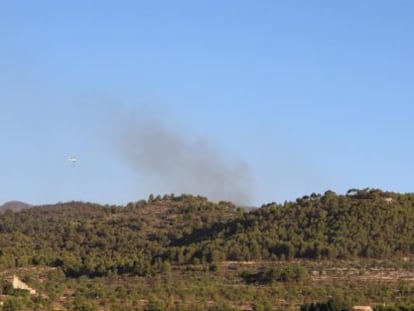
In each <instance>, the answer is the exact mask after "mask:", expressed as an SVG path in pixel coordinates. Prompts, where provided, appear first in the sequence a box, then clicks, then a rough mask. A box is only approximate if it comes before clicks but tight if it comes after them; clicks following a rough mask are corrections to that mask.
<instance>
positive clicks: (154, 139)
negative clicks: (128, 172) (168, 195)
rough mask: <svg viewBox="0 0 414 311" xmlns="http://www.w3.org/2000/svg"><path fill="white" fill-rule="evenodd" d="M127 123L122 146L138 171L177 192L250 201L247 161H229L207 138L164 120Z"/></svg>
mask: <svg viewBox="0 0 414 311" xmlns="http://www.w3.org/2000/svg"><path fill="white" fill-rule="evenodd" d="M127 123H128V124H127V125H126V126H125V122H124V126H123V131H122V133H121V140H120V141H121V150H122V153H123V155H124V156H125V158H126V159H127V160H128V162H129V163H130V164H131V165H132V167H133V169H134V170H136V172H137V173H138V174H140V175H142V176H143V177H148V178H151V179H152V180H154V179H155V180H156V181H157V183H161V184H162V186H163V188H166V189H168V191H169V192H173V193H176V194H181V193H189V194H194V195H196V194H199V195H203V196H206V197H208V198H209V199H210V200H213V201H219V200H227V201H232V202H234V203H236V204H239V205H247V204H249V203H250V202H249V201H250V200H249V199H250V194H249V193H250V191H251V186H252V183H251V175H250V170H249V167H248V165H247V164H246V163H244V162H242V161H234V160H233V161H229V160H228V159H226V158H225V157H224V155H223V153H222V152H220V150H218V148H215V147H214V146H213V145H212V144H211V143H210V142H209V141H207V140H206V139H202V138H188V139H186V138H187V136H184V135H183V134H180V133H179V132H178V131H177V130H174V129H171V128H169V127H167V125H166V124H165V122H161V121H160V120H146V119H138V120H134V121H131V120H130V122H127ZM154 192H155V193H156V189H154Z"/></svg>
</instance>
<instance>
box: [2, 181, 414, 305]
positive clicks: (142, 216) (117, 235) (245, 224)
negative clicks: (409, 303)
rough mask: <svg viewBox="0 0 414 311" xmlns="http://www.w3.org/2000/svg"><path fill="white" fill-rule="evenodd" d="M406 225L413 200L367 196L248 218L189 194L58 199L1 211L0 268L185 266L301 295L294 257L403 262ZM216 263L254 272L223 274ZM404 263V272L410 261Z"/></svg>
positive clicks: (332, 198)
mask: <svg viewBox="0 0 414 311" xmlns="http://www.w3.org/2000/svg"><path fill="white" fill-rule="evenodd" d="M413 227H414V195H413V194H398V193H391V192H384V191H381V190H377V189H363V190H356V189H351V190H350V191H348V193H347V194H346V195H337V194H335V193H334V192H332V191H327V192H325V193H324V194H323V195H320V194H311V195H309V196H304V197H302V198H299V199H297V200H296V201H295V202H285V203H284V204H276V203H271V204H266V205H263V206H262V207H261V208H259V209H255V210H252V211H245V210H243V209H242V208H239V207H236V206H235V205H233V204H232V203H230V202H219V203H212V202H209V201H208V200H207V199H206V198H203V197H200V196H191V195H181V196H174V195H165V196H164V197H160V196H157V197H155V196H153V195H151V196H150V197H149V198H148V200H142V201H139V202H131V203H129V204H127V205H126V206H102V205H98V204H92V203H85V202H68V203H59V204H55V205H47V206H38V207H33V208H30V209H25V210H23V211H20V212H16V213H14V212H11V211H6V212H4V213H1V214H0V270H3V271H6V270H7V269H9V270H10V271H11V270H13V269H19V268H20V269H21V268H25V267H33V266H35V267H39V268H40V267H43V268H48V269H54V270H51V271H54V272H53V273H55V274H56V273H57V274H58V276H53V275H52V276H53V277H57V278H63V279H64V280H67V281H70V279H76V280H79V279H80V278H82V277H87V278H95V280H97V278H100V277H103V278H111V279H117V278H123V277H131V278H133V277H138V278H145V279H146V280H147V281H148V280H153V281H152V282H156V281H154V279H156V278H158V277H167V278H168V277H171V276H172V275H175V276H176V277H177V275H176V274H177V273H178V275H180V276H181V277H184V278H186V277H188V276H183V275H186V273H187V272H188V271H193V270H194V269H195V270H196V272H197V273H198V274H199V275H204V279H203V281H202V282H205V283H206V284H208V283H209V282H210V281H208V280H207V279H206V278H208V276H209V275H210V276H215V277H217V276H220V275H225V277H226V278H227V279H229V280H231V282H233V283H237V284H244V285H243V286H247V288H249V286H255V287H261V286H268V287H271V288H273V287H274V286H276V287H277V286H279V285H278V284H283V283H288V284H296V285H290V286H295V288H296V286H298V288H299V287H300V288H306V284H307V283H309V282H310V273H311V272H312V271H311V269H313V268H309V266H306V265H302V264H297V262H298V260H300V262H303V261H308V262H312V261H313V262H316V261H315V260H317V262H320V261H326V262H337V261H338V260H341V261H344V260H347V261H349V260H371V259H372V260H387V261H388V262H391V261H392V260H399V259H401V258H410V257H411V256H412V255H413V253H414V230H413V229H414V228H413ZM309 260H312V261H309ZM226 262H255V263H257V264H259V263H260V265H253V266H252V267H253V268H252V269H251V270H249V269H244V268H240V267H239V268H237V269H236V268H235V272H234V273H228V272H223V270H225V271H227V270H226V269H227V268H226V267H227V266H225V263H226ZM281 263H285V264H283V265H282V266H280V264H281ZM275 265H276V266H275ZM404 265H405V266H406V268H407V267H408V269H411V261H409V262H408V263H407V262H406V263H405V264H404ZM197 267H198V268H197ZM223 267H224V268H223ZM188 269H190V270H188ZM13 271H14V270H13ZM185 271H187V272H185ZM223 277H224V276H223ZM48 278H49V277H48ZM63 279H62V280H63ZM170 291H172V289H170ZM278 291H280V289H278ZM57 292H58V290H57ZM106 295H108V296H110V295H109V294H106ZM177 295H178V293H177ZM211 295H212V296H214V295H213V293H212V294H211ZM223 295H224V294H223ZM226 295H227V294H226ZM367 295H368V294H367ZM407 295H411V292H409V294H407ZM219 296H220V295H218V296H215V297H213V298H211V299H212V301H217V300H220V299H218V298H219ZM311 296H312V295H311ZM368 296H369V295H368ZM265 297H268V296H267V294H266V295H264V297H263V300H266V299H267V298H265ZM372 297H375V295H372ZM179 300H180V301H182V300H183V297H181V298H180V299H179ZM224 300H226V301H227V302H229V301H232V299H224ZM154 303H155V302H154ZM145 305H146V307H148V306H149V304H145ZM204 307H206V306H204ZM214 307H217V308H218V307H221V308H227V307H228V308H230V306H224V305H221V306H218V305H214ZM232 307H234V305H233V306H232ZM154 308H155V307H154ZM155 309H156V308H155ZM161 309H163V308H161ZM170 309H171V308H170Z"/></svg>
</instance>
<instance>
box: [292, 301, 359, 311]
mask: <svg viewBox="0 0 414 311" xmlns="http://www.w3.org/2000/svg"><path fill="white" fill-rule="evenodd" d="M351 310H352V307H351V306H350V305H349V304H348V303H346V302H343V301H338V300H333V299H330V300H328V301H327V302H318V303H310V304H304V305H302V306H301V307H300V311H351Z"/></svg>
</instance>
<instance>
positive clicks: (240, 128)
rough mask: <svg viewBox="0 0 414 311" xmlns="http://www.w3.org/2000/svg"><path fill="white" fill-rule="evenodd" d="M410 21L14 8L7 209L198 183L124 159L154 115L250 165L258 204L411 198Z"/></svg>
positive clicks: (261, 6)
mask: <svg viewBox="0 0 414 311" xmlns="http://www.w3.org/2000/svg"><path fill="white" fill-rule="evenodd" d="M413 16H414V2H412V1H408V0H407V1H402V0H397V1H379V0H378V1H369V0H366V1H42V0H41V1H18V0H17V1H1V2H0V108H1V110H0V133H1V134H0V138H1V147H2V148H1V152H0V158H1V161H0V188H1V191H0V204H1V203H3V202H6V201H8V200H22V201H26V202H28V203H32V204H43V203H54V202H58V201H68V200H84V201H94V202H99V203H110V204H112V203H115V204H124V203H127V202H129V201H136V200H139V199H141V198H146V197H147V196H148V195H149V194H150V193H154V194H158V193H160V194H164V193H171V192H176V193H178V192H188V190H191V189H193V188H189V189H186V188H185V186H183V185H180V186H177V183H174V182H172V181H171V179H170V180H167V181H166V180H164V179H163V178H162V177H160V176H159V175H157V174H158V173H154V174H152V172H151V170H148V169H146V168H143V166H142V165H141V166H139V165H138V166H137V165H134V163H133V161H134V160H133V159H132V160H131V157H128V159H126V157H125V154H123V153H124V151H122V148H121V147H120V144H119V142H118V141H119V140H122V141H124V144H128V141H126V142H125V140H127V138H125V136H122V135H123V134H122V133H125V132H126V131H130V132H132V134H133V132H134V131H139V126H140V125H139V124H138V125H137V124H134V126H132V129H131V126H130V124H131V123H140V122H144V121H143V118H145V120H152V121H153V122H156V123H158V124H161V125H162V128H163V129H168V130H169V131H171V133H173V135H175V137H179V141H180V142H185V143H184V145H185V146H187V147H186V148H187V149H186V150H187V151H188V150H190V151H188V152H190V153H191V148H196V146H197V144H196V143H193V142H194V141H203V142H206V144H208V146H210V147H211V149H212V150H214V151H213V152H212V154H214V155H215V157H216V158H218V159H219V161H220V167H223V166H224V165H228V166H230V167H236V166H239V165H242V166H244V167H245V168H246V170H247V171H248V175H249V177H248V179H249V187H250V188H249V190H248V191H249V195H248V196H249V202H248V204H254V205H260V204H262V203H266V202H271V201H277V202H282V201H284V200H293V199H295V198H296V197H298V196H302V195H305V194H309V193H312V192H319V193H320V192H324V191H326V190H328V189H330V190H333V191H336V192H338V193H343V192H346V190H348V189H350V188H365V187H372V188H382V189H384V190H391V191H398V192H412V191H413V189H414V179H413V178H412V175H413V171H414V170H413V159H414V144H413V143H412V133H414V122H412V118H413V116H414V89H413V85H414V58H413V55H414V40H413V33H414V19H413ZM143 116H144V117H143ZM152 121H151V122H152ZM128 137H130V136H128ZM131 139H132V140H133V139H134V138H131ZM154 143H155V144H156V143H157V141H155V142H154ZM120 149H121V150H120ZM71 155H75V156H77V157H78V159H79V161H78V163H77V164H76V165H71V163H70V162H69V161H68V157H69V156H71ZM168 156H169V155H168V152H165V155H164V154H163V157H165V158H167V157H168ZM230 171H231V170H230V169H229V172H230ZM153 175H157V176H153ZM235 182H236V181H235ZM226 187H231V185H226ZM196 189H197V188H196ZM199 192H200V194H203V195H204V194H206V193H203V189H200V190H199ZM207 194H208V193H207ZM223 199H226V198H223ZM246 203H247V202H246Z"/></svg>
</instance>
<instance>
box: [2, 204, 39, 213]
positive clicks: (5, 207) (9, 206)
mask: <svg viewBox="0 0 414 311" xmlns="http://www.w3.org/2000/svg"><path fill="white" fill-rule="evenodd" d="M30 207H31V205H30V204H27V203H24V202H20V201H9V202H6V203H4V204H3V205H0V213H1V212H4V211H6V210H10V211H12V212H19V211H21V210H24V209H27V208H30Z"/></svg>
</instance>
